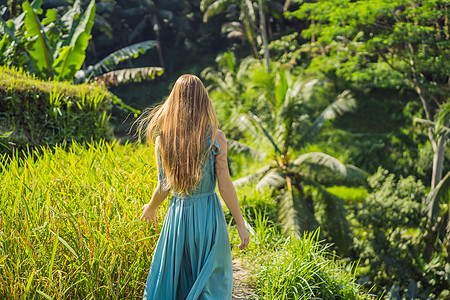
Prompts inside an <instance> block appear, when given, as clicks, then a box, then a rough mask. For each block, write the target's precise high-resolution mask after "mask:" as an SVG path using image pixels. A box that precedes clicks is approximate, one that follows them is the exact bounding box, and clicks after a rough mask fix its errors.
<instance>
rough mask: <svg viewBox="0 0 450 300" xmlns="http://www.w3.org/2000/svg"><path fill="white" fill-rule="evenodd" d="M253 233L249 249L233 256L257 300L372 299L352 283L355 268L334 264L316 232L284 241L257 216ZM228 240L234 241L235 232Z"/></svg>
mask: <svg viewBox="0 0 450 300" xmlns="http://www.w3.org/2000/svg"><path fill="white" fill-rule="evenodd" d="M254 229H255V235H254V236H253V240H252V243H251V244H250V246H249V248H248V249H247V250H246V251H245V253H243V254H242V253H241V254H237V255H238V256H240V258H241V259H242V261H243V263H244V265H245V266H246V267H247V268H249V271H250V272H251V274H252V276H253V282H254V283H253V284H254V286H255V288H256V292H257V294H258V296H259V297H260V298H261V299H312V298H316V299H335V298H336V297H339V298H343V299H374V298H375V297H373V296H370V295H366V294H365V293H364V292H363V291H362V290H361V287H360V286H359V285H358V284H357V283H356V277H355V273H354V272H355V270H354V268H356V265H353V266H352V265H346V264H344V263H342V262H340V261H338V260H337V258H336V257H335V256H334V255H333V254H331V252H330V249H329V248H327V246H325V245H323V244H321V243H320V242H319V232H318V231H315V232H311V233H308V234H305V235H303V236H302V237H301V238H298V237H297V236H296V235H295V234H292V235H290V236H288V237H284V236H282V235H281V232H279V231H277V230H276V229H275V227H274V226H272V224H270V223H269V222H268V220H267V219H266V218H265V217H264V216H263V215H262V214H261V213H259V214H257V215H256V216H255V219H254ZM232 236H233V237H234V238H235V239H236V240H237V239H238V236H237V234H236V233H235V232H234V235H232ZM236 243H237V241H236ZM250 262H251V263H250Z"/></svg>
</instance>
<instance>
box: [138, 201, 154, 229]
mask: <svg viewBox="0 0 450 300" xmlns="http://www.w3.org/2000/svg"><path fill="white" fill-rule="evenodd" d="M142 209H143V210H144V211H143V212H142V216H141V221H146V222H149V223H153V224H154V225H155V227H158V221H157V220H156V209H152V208H151V207H150V204H145V205H144V206H142Z"/></svg>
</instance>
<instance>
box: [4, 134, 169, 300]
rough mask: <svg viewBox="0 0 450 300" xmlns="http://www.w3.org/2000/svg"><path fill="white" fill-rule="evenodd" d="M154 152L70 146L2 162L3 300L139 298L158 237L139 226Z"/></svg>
mask: <svg viewBox="0 0 450 300" xmlns="http://www.w3.org/2000/svg"><path fill="white" fill-rule="evenodd" d="M153 153H154V151H151V150H150V149H148V148H146V147H144V146H140V147H135V146H133V145H130V144H129V145H125V146H116V145H115V144H109V143H105V142H98V143H94V144H92V145H89V146H87V147H83V146H82V145H81V144H78V143H76V142H74V143H73V144H72V145H71V147H70V148H69V149H68V151H65V150H64V149H61V148H59V147H57V148H54V149H50V148H43V149H42V150H41V151H40V153H39V154H38V153H37V152H34V153H33V154H32V155H27V156H25V157H24V158H17V157H12V158H11V160H10V161H8V160H7V159H6V156H4V155H3V156H1V158H0V168H1V169H0V174H1V176H0V228H2V229H1V231H0V268H1V272H0V298H2V299H21V298H30V299H37V298H42V297H47V298H48V297H52V298H53V299H84V298H94V299H106V298H114V299H118V298H120V299H125V298H135V297H138V296H140V295H142V293H143V285H144V284H145V280H146V276H147V273H148V268H149V267H150V266H149V263H150V262H151V254H152V251H153V247H154V246H155V244H156V241H157V238H158V235H157V233H156V232H155V230H154V228H151V227H149V225H147V223H143V222H141V221H139V213H140V208H141V206H142V205H143V204H144V203H146V202H148V201H149V200H150V199H149V198H150V196H151V191H152V188H153V187H154V185H155V184H156V181H155V180H156V177H155V172H156V171H155V170H156V169H155V167H154V165H153V163H154V158H153ZM165 205H167V202H166V203H165ZM164 212H165V209H164V207H163V208H162V209H161V210H159V218H160V220H161V219H162V218H163V214H164ZM48 299H50V298H48Z"/></svg>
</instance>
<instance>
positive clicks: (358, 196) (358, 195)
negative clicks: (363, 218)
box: [327, 185, 369, 203]
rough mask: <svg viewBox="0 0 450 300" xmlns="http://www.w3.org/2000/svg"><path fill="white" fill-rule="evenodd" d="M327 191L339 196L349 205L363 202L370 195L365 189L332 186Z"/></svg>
mask: <svg viewBox="0 0 450 300" xmlns="http://www.w3.org/2000/svg"><path fill="white" fill-rule="evenodd" d="M327 191H328V192H330V193H332V194H334V195H336V196H338V197H339V198H341V199H342V200H344V201H346V202H347V203H359V202H362V201H363V200H364V199H365V198H366V197H367V196H368V195H369V193H368V192H367V190H366V189H365V188H363V187H348V186H343V185H342V186H332V187H329V188H327Z"/></svg>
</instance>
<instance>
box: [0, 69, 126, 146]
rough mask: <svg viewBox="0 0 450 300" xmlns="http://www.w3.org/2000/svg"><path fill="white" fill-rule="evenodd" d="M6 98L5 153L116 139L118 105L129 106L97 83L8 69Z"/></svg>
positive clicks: (1, 74)
mask: <svg viewBox="0 0 450 300" xmlns="http://www.w3.org/2000/svg"><path fill="white" fill-rule="evenodd" d="M0 98H1V99H2V101H1V102H0V153H12V152H13V151H19V152H20V150H23V149H27V148H34V147H36V146H38V145H42V144H44V145H45V144H49V145H55V144H59V143H70V142H71V141H72V140H74V141H78V142H82V141H92V140H100V139H108V138H111V135H112V133H111V132H110V130H109V125H108V119H109V117H110V110H111V107H112V105H113V103H117V104H119V105H123V106H124V107H127V106H126V105H125V104H123V103H122V102H121V101H120V100H119V99H117V98H114V96H113V95H111V94H110V93H109V92H108V91H107V90H106V89H104V88H102V87H101V86H99V85H96V84H82V85H71V84H70V83H67V82H47V81H43V80H41V79H38V78H36V77H34V76H31V75H28V74H26V73H25V72H24V70H22V69H16V68H14V67H12V68H8V67H2V66H0Z"/></svg>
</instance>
